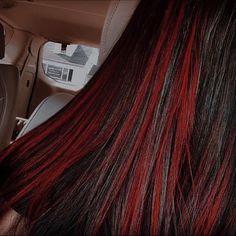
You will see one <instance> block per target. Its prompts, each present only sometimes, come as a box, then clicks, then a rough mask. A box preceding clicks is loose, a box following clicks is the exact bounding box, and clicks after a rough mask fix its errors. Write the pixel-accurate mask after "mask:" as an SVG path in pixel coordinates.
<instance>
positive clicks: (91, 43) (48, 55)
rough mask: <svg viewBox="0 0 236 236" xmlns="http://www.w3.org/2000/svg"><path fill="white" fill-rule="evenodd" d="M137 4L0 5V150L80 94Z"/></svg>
mask: <svg viewBox="0 0 236 236" xmlns="http://www.w3.org/2000/svg"><path fill="white" fill-rule="evenodd" d="M137 4H138V1H136V0H132V1H126V0H119V1H118V0H114V1H111V0H105V1H97V0H78V1H70V0H51V1H50V0H45V1H43V0H2V1H0V122H1V123H0V149H3V148H5V147H6V146H7V145H9V144H10V143H11V142H13V141H14V140H15V139H17V138H19V137H21V136H22V135H24V134H25V133H27V132H28V131H30V130H32V129H33V128H35V127H36V126H38V125H40V124H41V123H43V122H44V121H46V120H47V119H49V118H50V117H51V116H53V115H54V114H55V113H56V112H58V111H59V110H60V109H61V108H62V107H64V106H65V105H66V104H67V103H68V102H69V101H70V100H71V99H72V98H73V97H74V96H75V95H76V94H77V93H79V92H80V90H81V89H82V88H83V86H84V85H85V84H86V83H87V82H88V81H89V80H90V79H92V77H93V75H94V73H96V71H97V69H98V68H99V66H100V65H101V64H102V63H103V62H104V60H105V59H106V58H107V55H108V54H109V52H110V51H111V49H112V47H113V46H114V44H115V42H116V41H117V40H118V39H119V37H120V35H121V34H122V32H123V30H124V28H125V26H126V25H127V24H128V21H129V19H130V17H131V15H132V14H133V12H134V10H135V8H136V7H137Z"/></svg>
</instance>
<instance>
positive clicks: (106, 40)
mask: <svg viewBox="0 0 236 236" xmlns="http://www.w3.org/2000/svg"><path fill="white" fill-rule="evenodd" d="M138 3H139V0H132V1H127V0H114V1H111V3H110V6H109V9H108V12H107V15H106V19H105V22H104V26H103V30H102V37H101V47H100V53H99V64H100V65H101V64H102V62H103V61H104V60H105V59H106V57H107V56H108V54H109V53H110V51H111V50H112V48H113V46H114V45H115V43H116V42H117V41H118V39H119V38H120V36H121V34H122V33H123V31H124V29H125V27H126V26H127V24H128V22H129V20H130V18H131V16H132V14H133V13H134V10H135V9H136V7H137V5H138Z"/></svg>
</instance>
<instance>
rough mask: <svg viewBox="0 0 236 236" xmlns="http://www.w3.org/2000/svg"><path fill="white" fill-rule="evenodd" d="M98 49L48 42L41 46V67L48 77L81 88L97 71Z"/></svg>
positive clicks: (65, 84)
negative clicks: (64, 45)
mask: <svg viewBox="0 0 236 236" xmlns="http://www.w3.org/2000/svg"><path fill="white" fill-rule="evenodd" d="M98 55H99V49H98V48H93V47H88V46H84V45H75V44H71V45H67V47H66V48H64V47H63V46H62V44H60V43H54V42H48V43H46V44H45V45H44V48H43V69H44V73H45V74H46V76H47V77H48V78H49V79H52V80H54V81H56V82H57V83H60V84H63V85H64V86H69V87H71V86H73V87H75V88H76V89H81V88H83V87H84V85H85V84H86V83H87V82H88V81H89V80H90V78H91V77H92V76H93V75H94V73H95V72H96V71H97V69H98V66H97V63H98Z"/></svg>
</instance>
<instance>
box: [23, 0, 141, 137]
mask: <svg viewBox="0 0 236 236" xmlns="http://www.w3.org/2000/svg"><path fill="white" fill-rule="evenodd" d="M138 2H139V0H132V1H126V0H121V1H118V0H115V1H112V2H111V4H110V6H109V9H108V13H107V16H106V19H105V24H104V27H103V32H102V38H101V48H100V55H99V61H100V64H101V63H102V62H103V61H104V60H105V58H106V57H107V55H108V54H109V52H110V51H111V49H112V47H113V46H114V44H115V43H116V41H117V40H118V39H119V37H120V36H121V34H122V32H123V30H124V28H125V27H126V25H127V24H128V22H129V19H130V17H131V16H132V14H133V12H134V10H135V9H136V7H137V5H138ZM71 99H72V96H71V95H68V94H56V95H53V96H50V97H48V98H46V99H45V100H43V101H42V102H41V103H40V104H39V105H38V107H37V108H36V109H35V111H34V112H33V113H32V115H31V116H30V118H29V120H28V122H27V123H26V125H25V127H24V128H23V130H22V131H21V133H20V134H19V136H18V137H20V136H22V135H24V134H25V133H27V132H28V131H30V130H32V129H33V128H35V127H36V126H38V125H40V124H42V123H43V122H44V121H46V120H47V119H49V118H50V117H51V116H53V115H54V114H55V113H56V112H58V111H59V110H60V109H62V107H63V106H65V105H66V104H67V103H68V102H69V101H70V100H71Z"/></svg>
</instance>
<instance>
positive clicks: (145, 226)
mask: <svg viewBox="0 0 236 236" xmlns="http://www.w3.org/2000/svg"><path fill="white" fill-rule="evenodd" d="M235 140H236V3H235V1H230V0H224V1H222V0H219V1H217V0H215V1H211V0H175V1H172V0H143V1H141V2H140V4H139V6H138V7H137V9H136V11H135V13H134V15H133V17H132V19H131V20H130V22H129V24H128V26H127V28H126V30H125V31H124V33H123V34H122V36H121V38H120V40H119V41H118V43H117V44H116V45H115V47H114V48H113V50H112V52H111V53H110V55H109V56H108V58H107V59H106V61H105V62H104V63H103V65H102V66H101V68H100V69H99V70H98V72H97V73H96V74H95V76H94V77H93V79H92V80H91V81H90V82H89V83H88V84H87V85H86V86H85V88H84V89H83V90H82V91H81V92H79V93H78V95H77V96H76V97H75V98H74V99H73V100H72V101H71V102H70V103H69V104H68V105H67V106H66V107H65V108H64V109H63V110H62V111H60V112H59V113H57V114H56V115H55V116H53V117H52V118H50V119H49V120H48V121H47V122H45V123H44V124H42V125H40V126H39V127H37V128H36V129H34V130H32V131H30V132H29V133H28V134H26V135H25V136H23V137H22V138H20V139H19V140H17V141H15V142H14V143H13V144H11V145H10V146H9V147H8V148H6V149H5V150H4V151H3V152H2V153H1V154H0V173H1V187H0V191H1V194H2V197H3V198H4V199H7V204H8V205H9V206H11V207H13V208H14V209H20V211H22V215H23V216H25V218H26V219H27V223H26V224H25V228H24V229H23V231H24V233H25V234H28V235H34V236H35V235H38V236H44V235H99V234H101V235H197V236H198V235H215V234H217V235H218V234H222V235H231V234H232V235H235V234H236V223H235V220H236V171H235V170H236V152H235V151H236V150H235V147H236V143H235ZM0 207H1V208H0V209H1V210H2V212H4V209H5V208H4V204H2V205H1V206H0Z"/></svg>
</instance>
